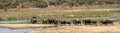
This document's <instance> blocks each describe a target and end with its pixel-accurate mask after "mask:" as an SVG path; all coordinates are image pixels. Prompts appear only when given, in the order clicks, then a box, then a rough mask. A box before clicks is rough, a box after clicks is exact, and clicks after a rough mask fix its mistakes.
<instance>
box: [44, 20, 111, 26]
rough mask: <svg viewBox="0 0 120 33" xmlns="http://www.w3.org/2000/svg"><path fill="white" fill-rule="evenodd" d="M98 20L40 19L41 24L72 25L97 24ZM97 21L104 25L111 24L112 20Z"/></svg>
mask: <svg viewBox="0 0 120 33" xmlns="http://www.w3.org/2000/svg"><path fill="white" fill-rule="evenodd" d="M97 23H98V21H95V20H92V19H83V20H79V19H74V20H71V21H68V20H63V19H61V20H57V19H44V20H42V24H74V25H78V24H84V25H92V24H97ZM99 23H101V24H104V25H108V24H113V21H112V20H100V21H99Z"/></svg>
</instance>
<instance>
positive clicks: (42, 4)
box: [34, 1, 48, 8]
mask: <svg viewBox="0 0 120 33" xmlns="http://www.w3.org/2000/svg"><path fill="white" fill-rule="evenodd" d="M34 4H35V6H36V7H38V8H46V7H48V5H47V3H46V2H45V1H34Z"/></svg>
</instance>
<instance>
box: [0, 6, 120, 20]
mask: <svg viewBox="0 0 120 33" xmlns="http://www.w3.org/2000/svg"><path fill="white" fill-rule="evenodd" d="M102 7H103V6H101V7H99V6H91V7H90V8H89V9H87V8H86V7H85V6H81V7H73V8H72V9H64V8H62V7H52V6H51V7H47V8H29V9H21V10H13V9H10V10H8V11H7V12H5V11H0V17H1V18H2V19H5V20H7V19H8V18H10V17H13V18H15V19H30V18H31V17H32V16H37V17H40V18H67V17H70V18H71V17H77V18H79V17H81V18H83V17H99V16H100V17H101V16H102V17H109V16H110V17H111V16H113V15H112V13H111V12H110V14H109V13H106V15H109V16H105V15H103V13H102V11H103V12H104V11H111V10H119V8H116V7H115V8H110V7H106V6H104V8H102ZM97 11H100V12H101V14H100V13H98V12H97ZM89 12H90V14H91V15H90V16H89ZM94 12H95V13H98V14H99V15H96V14H95V15H93V14H92V13H94ZM84 14H87V15H84ZM113 17H114V16H113ZM115 17H119V15H115Z"/></svg>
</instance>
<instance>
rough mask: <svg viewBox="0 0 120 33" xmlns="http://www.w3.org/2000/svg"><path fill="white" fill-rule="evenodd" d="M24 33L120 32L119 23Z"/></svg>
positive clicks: (65, 27) (64, 27)
mask: <svg viewBox="0 0 120 33" xmlns="http://www.w3.org/2000/svg"><path fill="white" fill-rule="evenodd" d="M26 33H120V25H111V26H63V27H58V28H48V29H45V30H35V31H29V32H26Z"/></svg>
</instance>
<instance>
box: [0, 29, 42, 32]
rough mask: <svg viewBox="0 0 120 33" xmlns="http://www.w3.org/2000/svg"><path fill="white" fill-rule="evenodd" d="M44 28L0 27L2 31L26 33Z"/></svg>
mask: <svg viewBox="0 0 120 33" xmlns="http://www.w3.org/2000/svg"><path fill="white" fill-rule="evenodd" d="M42 29H43V28H25V29H9V28H0V33H25V32H28V31H33V30H42Z"/></svg>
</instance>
